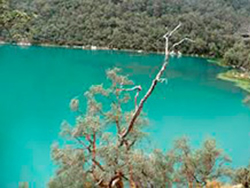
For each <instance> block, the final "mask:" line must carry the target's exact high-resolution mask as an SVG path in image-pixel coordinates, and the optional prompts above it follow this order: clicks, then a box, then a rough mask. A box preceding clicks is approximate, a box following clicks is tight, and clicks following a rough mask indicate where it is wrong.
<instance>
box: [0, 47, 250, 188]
mask: <svg viewBox="0 0 250 188" xmlns="http://www.w3.org/2000/svg"><path fill="white" fill-rule="evenodd" d="M162 60H163V56H162V55H155V54H148V55H145V54H141V55H140V54H132V53H125V52H112V51H83V50H73V49H62V48H42V47H29V48H20V47H17V46H0V88H1V90H0V152H1V153H0V168H1V172H0V187H1V188H16V187H18V182H21V181H29V182H33V183H32V185H33V187H34V188H44V187H45V183H44V182H47V181H48V180H49V177H50V176H51V175H52V173H53V165H52V161H51V159H50V145H51V144H52V143H53V141H57V140H58V139H59V137H58V133H59V130H60V124H61V122H62V120H64V119H66V120H72V119H73V117H74V115H73V114H72V113H71V112H70V111H69V108H68V103H69V101H70V99H71V98H73V97H75V96H78V95H82V93H83V92H84V91H85V90H87V88H88V87H89V86H91V85H92V84H100V83H102V82H103V80H105V82H106V78H105V70H106V69H108V68H111V67H114V66H116V67H120V68H123V69H124V72H125V73H126V74H129V75H131V77H132V78H133V79H134V80H135V83H136V84H141V85H142V87H143V89H144V91H145V88H147V87H148V86H149V84H150V80H151V77H152V76H154V75H155V73H156V71H157V68H158V67H159V66H160V65H161V62H162ZM220 71H223V69H222V68H220V67H217V66H215V65H213V64H209V63H208V62H207V61H206V60H205V59H200V58H191V57H182V58H172V59H171V63H170V66H169V67H168V70H167V73H166V77H167V78H168V82H167V83H166V84H160V85H158V86H157V89H156V90H155V93H154V94H153V95H152V97H151V98H150V99H149V101H148V102H147V104H146V106H145V111H146V112H147V113H148V115H149V118H150V127H149V128H148V130H147V132H149V133H150V146H149V148H154V147H156V148H162V149H165V150H166V149H168V148H169V147H170V146H171V144H172V142H173V140H174V139H176V138H178V137H181V136H183V135H186V136H188V137H190V140H191V143H192V145H193V146H194V147H196V146H199V145H200V142H201V141H202V140H204V139H205V138H206V137H210V136H212V137H215V138H216V139H217V140H218V144H219V146H220V147H222V148H224V150H225V151H226V152H227V153H228V154H229V155H230V156H231V157H232V159H233V166H241V165H246V164H247V163H248V161H249V159H250V109H249V107H247V106H246V105H244V104H243V103H242V102H241V101H242V99H243V98H244V96H245V95H246V93H244V92H243V91H242V90H240V89H238V88H236V87H234V86H233V85H232V84H231V83H228V82H225V81H221V80H217V79H216V74H217V73H219V72H220Z"/></svg>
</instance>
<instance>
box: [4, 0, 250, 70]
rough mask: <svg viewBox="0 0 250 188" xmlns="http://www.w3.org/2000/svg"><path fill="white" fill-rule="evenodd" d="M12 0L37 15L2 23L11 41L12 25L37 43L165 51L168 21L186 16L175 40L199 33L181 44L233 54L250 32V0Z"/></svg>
mask: <svg viewBox="0 0 250 188" xmlns="http://www.w3.org/2000/svg"><path fill="white" fill-rule="evenodd" d="M8 1H9V2H10V4H11V7H12V9H13V10H14V9H18V10H22V11H24V12H26V13H29V14H31V13H32V14H35V15H37V16H36V17H35V18H33V19H32V21H31V22H29V23H28V24H25V25H22V27H21V28H20V27H19V28H18V29H17V28H16V27H13V26H12V25H9V26H8V27H4V28H1V29H0V37H1V38H3V39H5V40H10V41H11V40H13V38H12V37H11V36H12V35H9V34H8V32H7V30H6V28H7V29H8V30H9V31H11V32H17V31H18V33H19V34H20V35H22V36H23V38H24V39H27V38H28V40H29V41H31V42H33V43H52V44H58V45H80V46H82V45H84V46H86V45H95V46H101V47H109V48H118V49H138V50H145V51H163V50H164V48H163V42H164V40H163V38H162V35H163V33H164V30H165V27H166V26H169V25H173V24H176V23H178V22H182V23H183V26H184V27H182V29H181V30H180V31H179V34H177V35H176V36H175V37H174V40H173V42H175V41H178V40H179V39H180V38H181V36H184V35H186V34H188V36H189V37H190V38H193V39H195V43H193V44H186V45H182V46H181V51H182V52H183V53H186V54H198V55H206V56H212V57H220V58H221V57H223V55H224V54H225V53H226V52H227V56H226V57H225V60H228V59H229V58H228V53H230V52H231V51H230V48H234V46H235V44H238V43H240V41H241V34H242V32H244V33H245V32H249V28H248V27H249V21H250V16H249V12H250V3H249V1H248V0H240V1H239V0H182V1H176V0H95V1H93V0H84V1H82V0H68V1H63V0H8ZM27 32H28V33H29V35H27ZM231 50H232V49H231ZM247 53H249V51H247ZM242 58H245V56H244V57H242ZM227 63H230V64H231V60H230V59H229V61H227ZM240 64H244V66H249V63H248V62H247V63H246V62H245V61H244V62H241V63H240Z"/></svg>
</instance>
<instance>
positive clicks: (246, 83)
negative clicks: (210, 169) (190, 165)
mask: <svg viewBox="0 0 250 188" xmlns="http://www.w3.org/2000/svg"><path fill="white" fill-rule="evenodd" d="M5 44H6V45H8V44H10V45H17V46H23V47H29V46H42V47H51V48H58V47H59V48H69V49H82V50H93V51H94V50H111V51H123V52H131V53H138V54H162V55H163V54H164V51H158V52H156V51H143V50H135V49H118V48H109V47H99V46H94V45H86V46H77V45H57V44H51V43H40V44H32V43H30V42H17V43H8V42H5V41H3V40H0V45H5ZM182 55H183V56H189V57H198V58H205V59H207V61H208V62H209V63H212V64H215V65H217V66H220V67H226V68H228V66H226V65H225V64H223V63H222V61H221V59H218V58H217V59H216V58H213V57H209V56H205V55H198V54H181V56H182ZM217 78H218V79H221V80H225V81H230V82H234V83H235V85H236V86H237V87H240V88H241V89H243V90H244V91H247V92H248V93H250V74H249V73H246V72H245V73H242V72H240V70H238V69H236V68H234V69H233V70H231V71H227V72H223V73H220V74H218V76H217ZM245 100H246V99H245ZM248 101H250V97H248V100H247V102H248ZM245 102H246V101H245Z"/></svg>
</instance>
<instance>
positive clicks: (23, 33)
mask: <svg viewBox="0 0 250 188" xmlns="http://www.w3.org/2000/svg"><path fill="white" fill-rule="evenodd" d="M30 19H31V17H30V16H29V15H28V14H26V13H25V12H23V11H19V10H15V9H12V8H11V6H10V2H9V0H0V34H1V35H3V36H5V37H4V38H6V40H10V41H12V40H15V41H19V40H23V39H25V40H27V39H28V38H29V37H30V36H29V32H30V29H29V27H28V25H27V24H28V22H29V21H30ZM1 35H0V39H1Z"/></svg>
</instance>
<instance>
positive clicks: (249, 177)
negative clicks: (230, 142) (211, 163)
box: [234, 165, 250, 188]
mask: <svg viewBox="0 0 250 188" xmlns="http://www.w3.org/2000/svg"><path fill="white" fill-rule="evenodd" d="M234 182H235V183H239V184H242V185H243V186H244V187H245V188H249V186H250V165H248V166H247V167H246V168H243V167H242V168H239V169H237V170H236V172H235V176H234Z"/></svg>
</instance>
